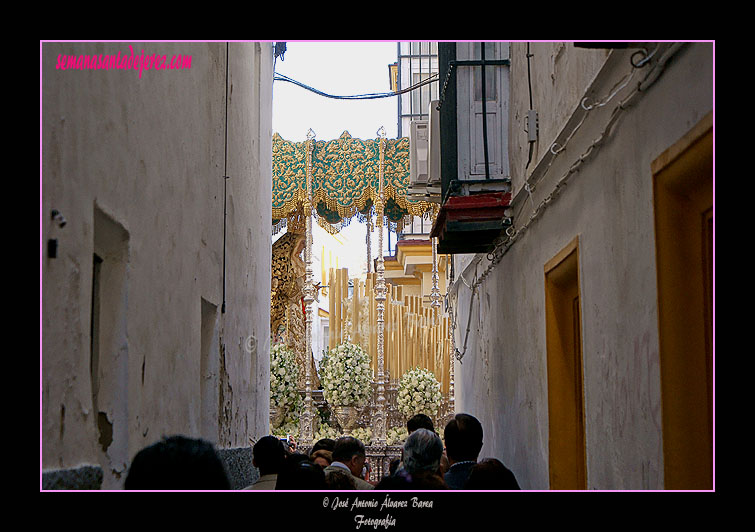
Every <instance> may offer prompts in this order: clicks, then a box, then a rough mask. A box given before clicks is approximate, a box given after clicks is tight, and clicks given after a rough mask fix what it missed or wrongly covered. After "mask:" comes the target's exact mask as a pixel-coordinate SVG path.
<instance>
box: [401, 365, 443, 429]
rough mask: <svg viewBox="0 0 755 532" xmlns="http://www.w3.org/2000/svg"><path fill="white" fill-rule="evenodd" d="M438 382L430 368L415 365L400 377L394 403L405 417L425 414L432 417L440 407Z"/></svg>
mask: <svg viewBox="0 0 755 532" xmlns="http://www.w3.org/2000/svg"><path fill="white" fill-rule="evenodd" d="M440 402H441V394H440V383H439V382H438V379H436V378H435V375H433V373H432V372H431V371H430V370H427V369H425V368H420V367H416V368H413V369H410V370H409V371H407V372H406V373H404V375H403V376H402V377H401V381H400V382H399V387H398V396H397V398H396V403H397V406H398V410H399V412H400V413H401V414H403V415H404V416H406V417H411V416H413V415H415V414H427V415H428V416H430V417H433V416H434V415H435V414H436V413H437V412H438V409H439V408H440Z"/></svg>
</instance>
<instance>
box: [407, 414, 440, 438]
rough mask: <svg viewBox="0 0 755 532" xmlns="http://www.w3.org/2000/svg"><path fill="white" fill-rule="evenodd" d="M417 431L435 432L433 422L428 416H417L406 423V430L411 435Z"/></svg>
mask: <svg viewBox="0 0 755 532" xmlns="http://www.w3.org/2000/svg"><path fill="white" fill-rule="evenodd" d="M417 429H427V430H431V431H433V432H434V431H435V427H434V426H433V420H432V419H430V416H428V415H427V414H416V415H414V416H412V417H411V418H410V419H409V421H407V422H406V430H407V432H408V433H409V434H411V433H412V432H414V431H415V430H417Z"/></svg>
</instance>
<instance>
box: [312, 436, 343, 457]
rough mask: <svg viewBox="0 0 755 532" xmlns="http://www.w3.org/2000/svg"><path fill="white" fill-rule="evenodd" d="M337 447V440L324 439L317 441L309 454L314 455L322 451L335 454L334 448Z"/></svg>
mask: <svg viewBox="0 0 755 532" xmlns="http://www.w3.org/2000/svg"><path fill="white" fill-rule="evenodd" d="M335 446H336V440H334V439H332V438H322V439H321V440H317V441H316V442H315V444H314V445H313V446H312V449H311V450H310V451H309V454H313V453H314V452H315V451H319V450H320V449H325V450H326V451H330V452H333V448H334V447H335Z"/></svg>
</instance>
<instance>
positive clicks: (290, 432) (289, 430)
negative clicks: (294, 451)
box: [270, 418, 299, 440]
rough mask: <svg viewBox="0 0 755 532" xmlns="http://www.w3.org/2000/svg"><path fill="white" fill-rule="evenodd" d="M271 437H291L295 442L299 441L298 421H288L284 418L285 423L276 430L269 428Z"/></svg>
mask: <svg viewBox="0 0 755 532" xmlns="http://www.w3.org/2000/svg"><path fill="white" fill-rule="evenodd" d="M270 430H271V432H272V434H273V436H276V437H278V438H287V437H288V436H291V437H293V438H294V439H295V440H298V439H299V420H298V419H296V420H290V419H289V418H286V421H285V422H284V423H283V424H282V425H281V426H280V427H278V428H274V427H271V428H270Z"/></svg>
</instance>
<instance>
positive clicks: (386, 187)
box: [272, 131, 436, 233]
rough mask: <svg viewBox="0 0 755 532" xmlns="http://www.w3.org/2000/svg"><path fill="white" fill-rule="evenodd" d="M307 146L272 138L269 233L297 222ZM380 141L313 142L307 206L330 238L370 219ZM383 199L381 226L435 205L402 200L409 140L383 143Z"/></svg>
mask: <svg viewBox="0 0 755 532" xmlns="http://www.w3.org/2000/svg"><path fill="white" fill-rule="evenodd" d="M306 149H307V142H306V141H303V142H289V141H287V140H284V139H283V138H282V137H281V136H280V135H279V134H278V133H276V134H275V135H273V220H272V222H273V232H274V233H277V232H278V231H279V230H280V229H282V228H283V227H284V226H285V225H286V223H287V221H288V220H291V221H293V220H294V219H296V218H299V217H300V216H301V208H302V205H303V204H304V201H305V199H306V194H307V157H306V153H307V152H306ZM380 149H381V148H380V139H369V140H361V139H355V138H352V137H351V135H349V133H348V131H344V132H343V133H342V134H341V136H340V137H339V138H337V139H335V140H330V141H315V142H314V147H313V151H312V204H313V206H314V209H313V212H314V214H315V217H316V219H317V222H318V224H320V226H322V227H323V228H325V229H326V230H327V231H329V232H331V233H335V232H338V231H339V230H340V229H341V228H342V227H343V226H345V225H348V223H349V221H350V220H351V219H352V218H353V217H355V216H356V217H358V218H360V219H362V220H364V219H366V218H367V217H368V216H370V215H371V213H372V211H373V209H374V203H375V201H376V200H377V198H378V193H379V189H380ZM384 150H385V152H384V158H383V160H384V164H385V167H384V174H383V193H384V198H385V208H384V211H385V217H386V223H392V224H398V225H401V224H402V220H403V217H404V216H406V215H413V216H422V215H426V214H429V213H430V212H432V211H433V209H434V208H436V206H435V204H433V203H430V202H425V201H413V200H410V199H408V198H407V197H406V193H407V189H408V187H409V139H408V138H406V137H402V138H398V139H386V141H385V148H384Z"/></svg>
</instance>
